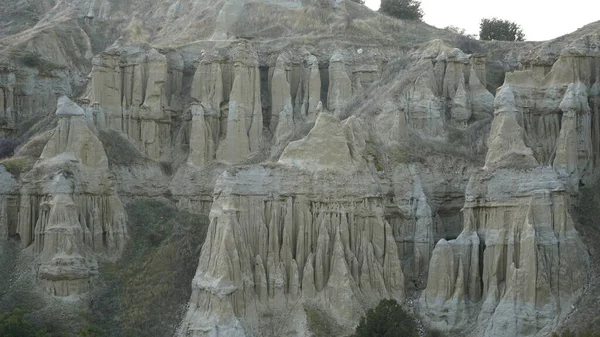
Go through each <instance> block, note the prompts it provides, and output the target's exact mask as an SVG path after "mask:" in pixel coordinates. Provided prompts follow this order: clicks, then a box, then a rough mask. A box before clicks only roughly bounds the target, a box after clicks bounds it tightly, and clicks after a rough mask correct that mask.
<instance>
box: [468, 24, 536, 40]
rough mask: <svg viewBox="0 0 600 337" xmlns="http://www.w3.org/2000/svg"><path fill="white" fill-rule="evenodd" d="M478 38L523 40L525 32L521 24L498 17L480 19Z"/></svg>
mask: <svg viewBox="0 0 600 337" xmlns="http://www.w3.org/2000/svg"><path fill="white" fill-rule="evenodd" d="M479 39H481V40H499V41H523V40H524V39H525V34H524V33H523V29H521V26H520V25H518V24H516V23H514V22H511V21H508V20H502V19H498V18H492V19H481V23H480V24H479Z"/></svg>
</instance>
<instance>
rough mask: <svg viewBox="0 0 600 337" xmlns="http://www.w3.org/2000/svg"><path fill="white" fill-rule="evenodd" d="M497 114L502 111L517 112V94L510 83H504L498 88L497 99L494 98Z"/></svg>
mask: <svg viewBox="0 0 600 337" xmlns="http://www.w3.org/2000/svg"><path fill="white" fill-rule="evenodd" d="M494 108H495V109H496V111H495V114H499V113H501V112H517V103H516V101H515V94H514V93H513V90H512V88H511V86H510V85H503V86H501V87H500V88H499V89H498V93H497V94H496V99H495V100H494Z"/></svg>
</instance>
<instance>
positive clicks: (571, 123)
mask: <svg viewBox="0 0 600 337" xmlns="http://www.w3.org/2000/svg"><path fill="white" fill-rule="evenodd" d="M587 92H588V90H587V88H586V86H585V85H584V84H583V83H581V82H576V83H572V84H569V87H568V89H567V92H566V93H565V97H564V98H563V100H562V102H561V104H560V109H561V110H562V111H563V117H562V123H561V124H562V125H561V129H560V134H559V136H558V140H557V144H556V156H555V158H554V163H553V164H554V165H553V166H554V168H555V169H556V170H557V171H558V172H560V173H562V174H566V175H567V176H569V177H570V178H571V180H572V184H573V188H576V187H575V186H577V184H578V182H579V179H580V177H581V174H582V173H583V171H584V170H585V169H586V168H588V164H590V160H591V157H592V152H593V150H592V148H591V146H592V145H591V144H592V139H591V137H592V131H591V124H592V121H591V114H590V107H589V104H588V95H587Z"/></svg>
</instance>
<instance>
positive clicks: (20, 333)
mask: <svg viewBox="0 0 600 337" xmlns="http://www.w3.org/2000/svg"><path fill="white" fill-rule="evenodd" d="M27 314H28V312H27V311H26V310H22V309H18V308H17V309H13V310H12V311H8V312H5V313H2V314H0V336H2V337H53V335H52V334H51V333H50V332H48V329H47V328H40V327H38V326H36V325H35V324H34V323H33V322H31V321H30V320H28V319H27V318H26V315H27Z"/></svg>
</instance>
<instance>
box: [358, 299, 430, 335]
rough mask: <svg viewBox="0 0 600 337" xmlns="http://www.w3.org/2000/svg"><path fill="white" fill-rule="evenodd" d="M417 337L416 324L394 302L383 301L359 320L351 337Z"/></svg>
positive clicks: (389, 300) (410, 316)
mask: <svg viewBox="0 0 600 337" xmlns="http://www.w3.org/2000/svg"><path fill="white" fill-rule="evenodd" d="M391 336H398V337H400V336H402V337H418V336H419V332H418V330H417V324H416V322H415V320H414V318H413V317H412V315H410V314H409V313H407V312H406V311H405V310H404V309H403V308H402V307H401V306H400V304H398V302H396V301H395V300H391V299H385V300H382V301H381V302H379V304H378V305H377V307H375V309H370V310H369V311H367V314H366V315H365V316H364V317H363V318H361V319H360V324H359V325H358V326H357V327H356V332H355V333H354V335H352V337H391Z"/></svg>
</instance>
